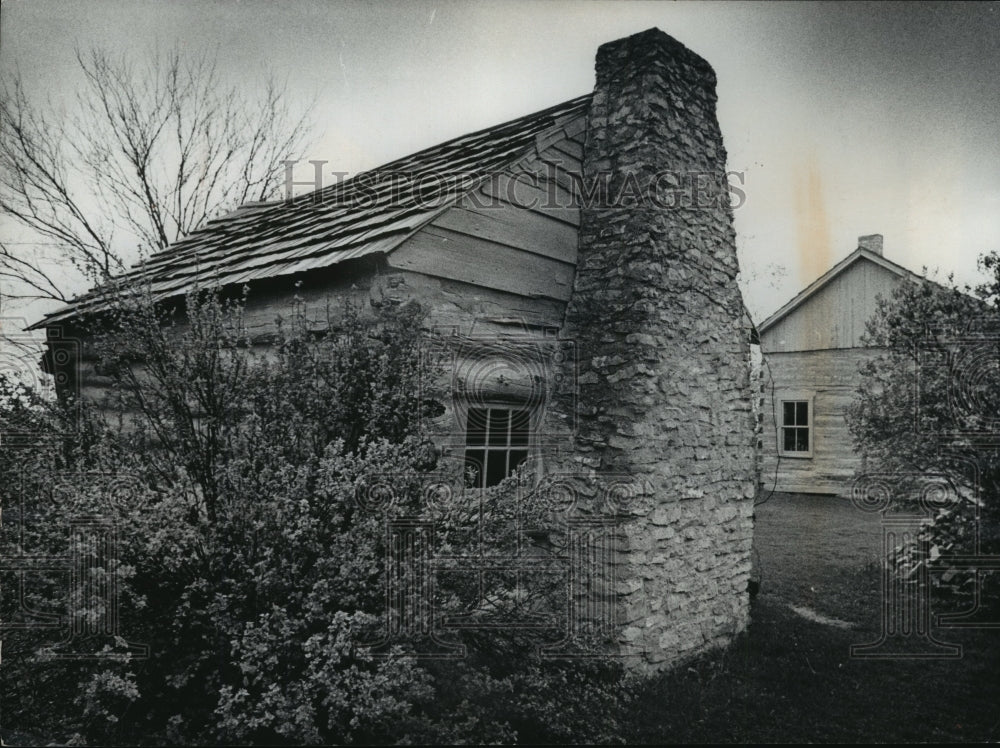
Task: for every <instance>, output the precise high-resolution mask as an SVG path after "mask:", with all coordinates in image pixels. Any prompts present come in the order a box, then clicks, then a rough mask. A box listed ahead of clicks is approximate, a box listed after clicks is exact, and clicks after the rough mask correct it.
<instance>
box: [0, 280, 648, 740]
mask: <svg viewBox="0 0 1000 748" xmlns="http://www.w3.org/2000/svg"><path fill="white" fill-rule="evenodd" d="M420 322H421V316H420V311H419V309H417V308H415V307H404V308H394V307H389V308H385V309H383V310H381V311H379V312H378V313H377V315H376V318H375V319H374V320H371V319H365V318H363V317H362V315H360V314H359V313H358V312H357V311H356V310H352V309H351V308H346V309H345V310H344V312H343V314H341V315H339V316H338V317H337V318H336V319H333V318H330V319H329V320H328V323H329V325H328V330H327V331H324V332H322V333H316V332H314V331H312V330H311V329H310V328H309V326H308V325H307V324H306V320H305V317H304V316H302V315H295V316H294V317H293V318H292V319H290V320H286V321H285V322H283V323H282V324H280V325H279V326H278V332H277V335H276V336H275V337H274V338H273V339H270V340H267V341H261V340H259V339H254V338H253V337H252V336H251V335H250V334H249V333H248V330H247V327H246V325H245V323H244V316H243V302H242V301H241V300H238V299H237V300H225V299H221V298H219V297H217V296H215V295H213V294H192V295H190V296H189V297H188V298H187V300H186V305H185V309H184V314H183V316H181V315H179V314H173V315H172V314H169V313H165V312H163V311H157V310H156V309H155V308H154V307H153V306H152V305H148V304H139V305H131V306H130V307H128V308H126V307H125V306H124V305H123V306H122V307H121V308H119V309H118V310H117V312H116V313H115V314H114V316H113V318H112V319H111V320H105V325H107V326H108V330H107V332H108V334H107V335H104V336H103V337H102V338H100V339H99V341H98V349H99V351H100V354H101V364H100V371H101V372H102V373H103V374H104V375H105V376H107V377H108V378H109V381H110V382H111V386H110V387H109V391H108V402H107V403H106V406H105V408H104V409H103V410H102V411H100V412H95V411H85V413H84V418H83V420H84V426H83V428H82V431H81V433H82V434H84V437H83V438H81V439H79V440H74V441H71V442H68V441H67V440H61V441H48V442H44V443H41V444H40V446H38V447H37V448H36V449H34V450H28V451H25V450H22V451H21V452H20V453H19V454H18V456H17V458H16V459H15V458H14V456H13V455H12V454H8V453H6V452H4V451H3V450H0V470H2V473H3V474H2V475H0V479H2V483H3V485H4V486H5V488H3V489H0V490H3V491H4V495H3V499H4V502H5V504H4V505H5V506H8V503H7V502H8V501H9V502H20V501H21V500H23V505H24V506H25V507H26V509H25V511H24V512H23V516H22V517H21V518H22V519H24V520H25V522H24V523H22V524H23V525H24V527H25V528H27V529H26V531H25V533H26V534H25V535H24V542H25V544H26V545H31V547H33V548H35V549H37V550H38V551H42V552H47V553H52V554H55V553H58V552H60V551H59V549H60V548H62V549H63V550H62V552H65V543H66V531H65V528H66V527H67V525H68V523H69V522H70V521H71V520H72V518H73V517H79V516H89V515H95V514H101V515H103V516H111V517H113V519H114V524H115V526H116V528H117V537H118V543H119V545H118V555H117V560H116V563H113V564H106V565H105V566H103V567H101V568H97V565H96V564H95V565H94V566H93V567H92V568H90V570H89V573H91V574H93V575H98V576H99V575H111V576H113V578H114V584H115V585H116V587H117V590H118V599H119V616H120V621H121V625H120V636H118V637H117V638H116V639H115V638H111V639H109V640H107V641H103V640H102V642H101V643H100V646H101V648H102V649H101V654H102V655H103V657H102V658H100V659H93V660H88V661H76V660H58V659H57V660H52V659H49V660H45V659H42V658H40V657H39V656H38V653H39V652H41V651H42V650H44V649H45V647H47V646H49V644H50V643H51V638H52V635H51V633H50V632H46V631H44V630H34V629H27V630H25V631H23V632H19V633H18V635H17V637H15V639H14V640H12V642H11V644H12V645H13V647H12V646H11V644H8V643H7V641H5V647H4V664H3V668H0V678H3V679H4V685H3V687H4V693H5V694H15V695H14V696H13V697H12V698H10V699H7V698H6V697H5V702H6V703H5V720H6V721H7V722H8V724H11V723H16V724H17V725H18V726H19V727H21V728H22V729H25V730H29V731H34V732H36V733H40V734H46V735H51V736H52V737H55V738H59V739H71V740H73V741H75V742H99V743H157V744H161V743H184V744H188V743H195V744H197V743H210V744H217V743H219V742H223V743H250V744H255V743H266V744H273V743H288V744H308V743H409V742H515V741H517V740H531V741H566V742H574V741H576V742H579V741H584V740H588V741H608V742H613V741H614V740H616V739H617V737H618V735H619V734H620V730H619V727H620V726H619V725H618V724H617V723H616V719H617V717H616V715H618V714H619V713H620V712H621V706H622V704H623V703H624V701H625V700H627V698H628V693H629V691H628V685H627V683H626V682H625V680H624V679H623V676H622V672H621V670H620V668H618V667H617V666H614V665H611V664H608V663H601V662H593V663H591V662H586V661H580V662H572V661H569V662H547V661H542V660H539V659H538V657H537V656H536V654H535V650H536V646H537V644H538V643H539V641H540V640H539V638H538V635H537V634H535V633H533V632H531V631H530V630H529V631H524V630H514V629H511V630H494V631H490V632H488V633H485V634H484V633H483V632H481V631H480V632H473V631H470V632H461V633H459V634H456V641H455V644H456V646H457V645H459V644H461V645H463V646H464V647H465V649H466V652H467V657H466V658H465V659H461V660H426V659H421V658H419V657H416V656H414V654H415V651H416V649H415V648H414V647H415V646H416V645H417V644H418V643H413V646H411V643H409V642H407V641H406V640H402V641H400V642H397V643H394V644H393V645H392V647H390V648H389V650H388V651H384V652H379V653H377V654H379V655H380V656H375V654H374V653H373V652H372V651H370V650H369V649H368V648H367V647H365V646H363V645H364V644H365V643H366V642H374V641H377V640H378V639H379V636H380V635H381V634H382V633H384V629H385V626H386V625H387V622H386V617H385V616H386V611H385V606H386V592H385V580H386V576H387V574H388V573H390V572H391V571H393V570H391V569H387V568H386V566H387V559H388V558H389V554H388V549H387V547H386V542H387V540H386V525H385V517H384V515H383V514H380V513H379V512H378V511H372V510H371V508H370V507H366V506H365V505H364V503H363V502H360V501H359V500H358V496H359V492H363V491H364V489H365V487H366V486H368V485H370V484H371V483H372V482H373V481H377V480H385V476H391V477H392V478H391V479H392V482H393V491H394V496H395V505H394V509H395V510H396V511H398V512H400V513H402V514H406V515H408V516H413V517H425V518H426V517H429V516H430V515H429V514H428V512H429V511H430V510H429V509H428V507H427V506H425V504H424V502H423V500H422V496H421V490H420V489H421V486H420V482H419V479H417V478H414V476H419V475H421V474H423V473H426V472H427V471H429V470H432V469H434V468H435V464H436V453H435V450H434V448H433V446H432V445H431V444H429V443H426V442H424V441H422V440H421V439H420V438H418V437H417V436H416V433H417V428H416V424H417V418H418V416H419V412H418V409H419V407H420V404H419V403H418V402H417V401H416V399H415V393H418V392H419V391H420V387H418V386H417V377H418V376H419V375H420V372H419V370H418V367H417V366H416V362H417V346H418V345H419V334H420ZM56 411H57V409H56V408H54V407H53V408H52V414H51V418H52V419H53V423H55V421H56V420H57V419H58V414H57V412H56ZM54 430H56V429H54ZM60 475H61V476H63V477H62V478H58V476H60ZM514 482H515V481H514V480H509V481H507V482H505V484H502V485H501V486H500V487H498V488H496V489H492V490H491V492H490V493H489V495H488V496H487V498H486V506H487V514H489V515H490V517H491V518H492V519H494V520H497V523H496V524H495V527H500V528H502V527H504V526H505V525H504V523H503V520H504V513H505V512H508V513H509V507H510V506H511V504H510V502H509V498H510V491H511V490H512V489H511V486H512V485H513V484H514ZM112 485H113V486H114V488H113V490H112V489H111V488H109V486H112ZM462 501H463V499H462V498H461V497H457V498H456V499H455V500H454V501H452V502H451V503H448V504H445V505H443V506H436V507H434V509H433V512H434V516H433V519H434V521H435V522H437V523H438V524H439V526H440V527H441V528H442V530H441V532H440V534H439V539H438V542H439V544H440V547H444V548H448V549H449V550H450V551H453V552H462V551H463V550H470V548H471V546H470V545H469V544H471V543H472V542H473V536H475V533H470V532H468V527H467V524H468V521H469V519H470V516H471V514H472V513H473V509H472V508H471V507H470V506H468V505H463V503H462ZM536 504H537V505H535V504H532V505H529V506H527V507H521V510H522V511H525V512H526V513H527V515H528V516H530V517H533V518H534V519H535V520H537V522H542V521H543V520H544V517H545V516H548V512H549V510H550V507H546V506H543V505H541V503H540V502H536ZM490 507H492V509H490ZM476 511H478V508H477V509H476ZM485 537H486V538H487V542H488V543H489V544H491V548H492V549H493V550H494V551H503V550H505V549H506V548H507V546H509V545H510V543H511V542H512V540H511V537H512V536H511V534H510V533H509V532H505V531H504V530H502V529H501V530H494V531H491V532H489V533H486V534H485ZM3 540H4V542H5V543H6V542H7V541H10V540H12V539H11V538H9V537H6V536H5V537H4V538H3ZM4 547H8V546H6V545H5V546H4ZM442 576H443V577H447V575H442ZM95 578H96V577H95ZM102 578H103V577H102ZM103 579H104V581H105V582H107V581H108V580H107V579H106V578H103ZM31 581H32V582H33V583H34V587H33V591H32V592H31V594H30V595H29V597H28V598H27V602H28V603H29V604H30V605H29V607H31V608H32V609H33V610H35V611H42V612H52V613H53V614H56V613H58V611H59V595H58V592H57V588H58V586H59V581H60V579H59V573H58V572H50V573H47V574H43V573H39V574H37V575H33V576H32V578H31ZM470 586H474V585H471V584H470V582H469V581H468V579H465V580H456V581H453V582H448V581H445V582H443V583H442V584H441V585H440V588H439V590H438V595H439V597H438V599H436V601H435V602H436V604H439V605H440V606H441V608H440V609H441V610H442V611H443V612H444V613H445V614H448V613H455V614H457V613H461V612H465V611H466V610H467V607H468V604H469V602H470V600H473V601H474V598H475V595H471V597H470V589H469V588H470ZM559 589H561V588H558V589H557V588H555V587H553V585H551V584H549V585H548V586H546V585H544V584H539V585H537V586H535V587H530V586H529V587H527V588H525V587H524V586H523V585H521V586H518V585H517V584H514V583H512V582H511V580H509V579H507V578H505V577H503V576H502V575H501V576H500V577H498V578H497V579H492V580H490V581H489V582H488V583H487V584H486V586H485V587H484V588H483V591H484V592H485V596H487V597H488V599H489V600H490V603H491V605H492V609H491V614H494V615H500V616H503V615H505V614H507V615H513V614H516V613H518V612H520V611H521V610H522V609H524V608H525V607H526V606H527V607H529V608H531V609H532V610H541V609H544V607H545V605H546V604H547V603H546V601H547V600H551V596H552V595H553V594H558V591H559ZM478 592H479V590H478V588H477V593H478ZM107 612H108V611H107V610H106V609H102V607H101V603H100V602H99V601H95V600H91V599H89V598H87V599H81V600H79V601H76V602H75V603H74V604H73V607H72V609H71V611H70V613H71V616H75V617H77V618H80V617H86V616H90V617H91V619H92V620H98V619H99V618H100V616H102V615H106V614H107ZM63 613H64V614H65V611H64V612H63ZM46 637H48V638H46ZM93 645H94V642H93V641H91V640H89V639H85V640H82V641H78V642H75V643H74V646H80V647H92V646H93ZM140 645H143V646H146V647H148V657H144V656H140V655H141V654H142V649H141V646H140ZM130 653H131V654H130Z"/></svg>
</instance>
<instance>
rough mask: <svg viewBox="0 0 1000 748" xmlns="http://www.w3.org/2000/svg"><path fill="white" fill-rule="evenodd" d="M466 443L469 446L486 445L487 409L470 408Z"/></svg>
mask: <svg viewBox="0 0 1000 748" xmlns="http://www.w3.org/2000/svg"><path fill="white" fill-rule="evenodd" d="M466 428H467V430H466V434H465V443H466V444H467V445H469V446H479V445H480V444H485V443H486V408H469V421H468V423H467V424H466Z"/></svg>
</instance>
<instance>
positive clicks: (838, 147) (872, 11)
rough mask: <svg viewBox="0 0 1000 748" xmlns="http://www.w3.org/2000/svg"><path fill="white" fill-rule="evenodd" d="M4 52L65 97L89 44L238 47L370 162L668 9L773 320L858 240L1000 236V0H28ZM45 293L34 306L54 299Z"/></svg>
mask: <svg viewBox="0 0 1000 748" xmlns="http://www.w3.org/2000/svg"><path fill="white" fill-rule="evenodd" d="M0 7H2V10H0V68H10V67H12V66H17V67H19V68H20V70H21V72H22V74H23V75H24V77H25V80H26V82H27V83H28V84H29V86H31V87H32V88H34V90H36V91H39V92H42V91H44V92H48V93H49V94H50V95H52V96H54V97H56V98H57V99H59V98H61V97H64V96H66V97H67V99H66V100H67V101H68V100H69V98H68V95H69V94H71V93H72V92H73V90H74V87H75V86H76V85H77V83H78V82H79V78H78V73H77V70H76V68H75V65H76V63H75V61H74V56H73V55H74V52H73V50H74V47H76V46H80V47H84V48H85V47H88V46H90V45H92V44H98V45H104V46H108V47H112V48H125V49H127V50H129V51H133V52H135V53H136V54H140V55H141V54H143V53H144V52H146V51H148V50H150V49H152V48H153V47H154V46H159V47H160V48H161V49H163V48H169V47H171V46H173V45H174V44H175V43H176V44H179V46H180V47H181V49H185V50H191V51H195V52H201V51H203V50H209V51H213V52H214V51H217V52H218V55H219V61H220V66H221V67H222V69H223V71H224V73H225V74H226V75H227V76H231V77H232V79H233V80H235V81H237V82H239V83H241V84H242V85H245V86H248V87H253V86H255V85H257V84H258V83H259V81H261V80H262V79H263V77H264V73H265V72H266V71H267V70H268V69H271V70H273V71H275V72H276V73H277V75H278V76H279V77H287V79H288V82H289V89H290V92H291V95H292V96H293V97H294V98H296V99H300V100H302V101H313V100H315V105H316V110H315V111H316V117H317V121H318V123H319V134H320V139H319V142H318V144H317V145H316V147H315V148H314V149H313V151H312V152H311V154H310V157H311V158H317V159H324V160H327V161H329V169H330V170H331V171H332V170H337V171H347V172H352V173H353V172H356V171H358V170H361V169H365V168H371V167H374V166H378V165H379V164H381V163H384V162H386V161H388V160H390V159H393V158H395V157H398V156H402V155H405V154H407V153H409V152H412V151H415V150H418V149H420V148H422V147H426V146H429V145H433V144H435V143H437V142H440V141H442V140H444V139H447V138H450V137H453V136H457V135H461V134H463V133H466V132H470V131H473V130H476V129H480V128H483V127H488V126H490V125H492V124H496V123H499V122H503V121H505V120H509V119H512V118H514V117H517V116H519V115H522V114H525V113H528V112H531V111H535V110H538V109H542V108H545V107H548V106H551V105H553V104H557V103H559V102H561V101H564V100H566V99H569V98H572V97H574V96H577V95H579V94H583V93H587V92H589V91H590V90H591V89H592V88H593V82H594V76H593V63H594V54H595V52H596V50H597V47H598V45H600V44H601V43H602V42H605V41H609V40H612V39H617V38H620V37H623V36H627V35H629V34H632V33H635V32H638V31H642V30H644V29H647V28H649V27H651V26H657V27H659V28H660V29H662V30H664V31H666V32H667V33H669V34H671V35H673V36H674V37H676V38H677V39H678V40H680V41H681V42H683V43H684V44H685V45H687V46H688V47H690V48H691V49H693V50H694V51H695V52H697V53H698V54H700V55H701V56H702V57H704V58H705V59H707V60H708V61H709V62H710V63H711V64H712V65H713V67H714V68H715V70H716V73H717V74H718V80H719V85H718V94H719V119H720V122H721V125H722V132H723V136H724V138H725V142H726V147H727V149H728V152H729V168H730V169H733V170H738V171H742V172H745V185H744V190H745V192H746V195H747V198H746V202H745V204H744V205H743V206H741V207H740V208H739V209H738V210H737V211H736V230H737V233H738V246H739V250H740V262H741V266H742V268H743V275H744V278H743V288H744V294H745V297H746V300H747V303H748V305H749V307H750V309H751V310H752V311H753V313H754V316H755V317H756V319H757V321H761V320H762V319H763V318H764V317H765V316H767V315H768V314H769V313H771V312H772V311H774V310H775V309H776V308H778V307H779V306H780V305H781V304H783V303H784V302H785V301H787V300H788V299H789V298H791V296H793V295H794V294H795V293H797V292H798V291H799V290H801V289H802V288H803V287H804V286H805V285H806V284H807V283H808V282H810V281H811V280H813V279H814V278H816V277H817V276H818V275H820V274H821V273H822V272H824V271H826V270H827V269H828V268H829V267H830V266H832V265H833V264H834V263H835V262H837V261H838V260H840V259H842V258H843V257H844V256H846V255H847V254H849V253H850V252H851V251H853V250H854V248H855V247H856V243H857V237H858V236H859V235H861V234H869V233H882V234H884V235H885V256H886V257H887V258H889V259H891V260H893V261H895V262H898V263H900V264H903V265H905V266H907V267H909V268H911V269H913V270H915V271H918V272H919V271H920V270H921V268H922V267H923V266H930V267H939V268H940V269H941V270H942V271H944V272H946V273H947V272H952V271H953V272H954V273H955V275H956V277H957V278H958V279H959V280H962V281H971V280H974V279H975V277H976V275H975V260H976V257H977V255H978V254H980V253H982V252H985V251H988V250H990V249H998V250H1000V75H998V73H1000V4H996V3H992V4H959V3H944V4H940V5H935V4H919V5H917V4H914V5H910V4H877V5H869V4H862V3H805V4H798V3H773V4H758V3H683V2H681V3H667V2H636V3H628V2H624V3H622V2H608V3H601V2H576V1H574V2H490V3H473V2H430V1H428V2H419V1H409V0H408V1H407V2H399V3H391V2H390V3H377V4H376V3H368V2H364V3H360V2H359V3H349V2H347V3H332V2H331V3H327V2H314V1H312V0H291V1H288V2H281V3H273V4H265V3H261V2H248V1H246V0H244V1H242V2H236V1H235V0H229V1H227V0H220V1H219V2H208V1H207V0H190V1H175V2H170V3H165V2H164V3H160V2H157V3H154V2H124V1H122V0H117V1H111V0H107V1H102V0H89V1H83V2H74V3H64V2H52V1H50V0H44V1H39V0H33V1H31V2H28V1H27V0H6V1H5V2H3V3H2V6H0ZM39 313H40V312H36V311H35V310H31V312H30V314H29V316H30V317H33V318H37V316H39Z"/></svg>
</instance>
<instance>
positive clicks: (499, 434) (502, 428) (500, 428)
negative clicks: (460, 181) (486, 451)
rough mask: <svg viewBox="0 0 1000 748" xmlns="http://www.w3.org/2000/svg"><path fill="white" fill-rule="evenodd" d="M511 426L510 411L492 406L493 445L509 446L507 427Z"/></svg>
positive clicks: (491, 436) (491, 427)
mask: <svg viewBox="0 0 1000 748" xmlns="http://www.w3.org/2000/svg"><path fill="white" fill-rule="evenodd" d="M509 426H510V411H509V410H501V409H499V408H490V441H489V444H490V446H491V447H506V446H507V429H508V427H509Z"/></svg>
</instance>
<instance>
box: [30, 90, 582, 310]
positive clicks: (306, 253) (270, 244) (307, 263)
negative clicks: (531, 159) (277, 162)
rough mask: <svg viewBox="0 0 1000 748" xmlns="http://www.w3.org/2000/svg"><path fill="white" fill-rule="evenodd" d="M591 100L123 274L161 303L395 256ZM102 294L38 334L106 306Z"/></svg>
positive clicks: (412, 160) (245, 216) (221, 225)
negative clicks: (189, 294) (361, 259)
mask: <svg viewBox="0 0 1000 748" xmlns="http://www.w3.org/2000/svg"><path fill="white" fill-rule="evenodd" d="M589 105H590V95H589V94H588V95H585V96H581V97H578V98H575V99H572V100H570V101H567V102H565V103H563V104H559V105H557V106H554V107H551V108H549V109H545V110H543V111H541V112H536V113H534V114H529V115H527V116H524V117H520V118H518V119H516V120H512V121H510V122H506V123H504V124H501V125H497V126H495V127H491V128H488V129H485V130H480V131H479V132H475V133H472V134H469V135H464V136H462V137H459V138H455V139H453V140H449V141H447V142H445V143H442V144H440V145H437V146H434V147H432V148H427V149H425V150H422V151H420V152H418V153H415V154H413V155H411V156H407V157H405V158H401V159H398V160H396V161H393V162H391V163H389V164H386V165H384V166H382V167H379V168H377V169H373V170H371V171H367V172H362V173H360V174H357V175H356V176H354V177H352V178H350V179H346V180H344V181H342V182H340V183H336V184H332V185H330V186H327V187H324V188H322V189H319V190H316V191H314V192H311V193H308V194H305V195H300V196H297V197H294V198H291V199H288V200H283V201H278V202H271V203H258V204H250V205H245V206H242V207H241V208H238V209H237V210H235V211H233V212H232V213H230V214H228V215H226V216H223V217H221V218H218V219H214V220H211V221H209V222H208V223H207V224H206V225H205V226H204V227H202V228H200V229H198V230H197V231H194V232H192V233H191V234H190V235H188V236H186V237H184V238H183V239H181V240H180V241H177V242H175V243H174V244H172V245H170V246H169V247H167V248H166V249H164V250H162V251H160V252H157V253H155V254H153V255H150V256H149V257H148V258H147V259H145V260H144V261H142V262H140V263H138V264H136V265H135V266H134V267H133V268H131V269H130V270H129V271H127V272H126V273H124V274H123V275H121V276H119V277H117V278H116V279H115V281H114V283H115V286H116V287H119V288H121V287H125V288H128V287H129V286H133V287H139V286H148V288H149V289H150V292H151V294H152V296H153V298H154V299H155V300H158V301H159V300H163V299H167V298H171V297H174V296H179V295H182V294H184V293H186V292H187V291H188V290H190V289H192V288H195V287H209V286H226V285H232V284H244V283H249V282H251V281H256V280H261V279H264V278H274V277H277V276H287V275H292V274H296V273H302V272H305V271H309V270H314V269H316V268H325V267H330V266H332V265H336V264H338V263H342V262H344V261H346V260H351V259H355V258H358V257H362V256H365V255H371V254H375V253H387V252H391V251H392V250H393V249H395V248H396V247H397V246H399V245H400V244H402V243H403V242H404V241H405V240H406V239H407V238H409V237H410V236H412V235H413V233H415V232H416V231H418V230H419V229H420V228H421V227H423V226H424V225H425V224H427V223H428V222H429V221H431V220H433V219H434V218H435V217H436V216H438V215H439V214H440V213H441V212H443V211H444V210H447V209H448V208H449V207H451V206H452V205H454V204H455V203H456V202H457V201H458V200H459V199H461V197H462V196H463V195H464V194H466V193H468V192H470V191H471V190H474V189H477V188H478V187H479V185H480V184H481V183H482V182H483V181H484V180H486V179H489V178H490V175H492V174H495V173H497V172H499V171H502V170H503V169H504V168H505V167H507V166H509V165H511V164H513V163H515V162H517V161H518V160H519V159H520V158H522V157H523V156H525V154H527V153H528V152H530V150H531V149H532V148H533V147H534V146H535V144H536V142H537V140H538V139H539V138H544V137H545V135H546V133H548V132H550V131H553V130H558V129H559V128H560V127H562V125H563V124H565V123H566V122H567V121H568V120H571V119H574V118H577V117H580V116H581V115H585V114H586V112H587V110H588V108H589ZM105 298H106V292H105V291H103V290H102V289H100V288H96V289H93V290H91V291H88V292H87V293H85V294H83V295H81V296H79V297H77V298H76V299H74V300H73V301H72V302H70V303H69V304H68V305H67V306H65V307H63V308H61V309H59V310H57V311H56V312H54V313H52V314H49V315H47V316H46V317H45V318H43V319H42V320H41V321H40V322H38V323H36V324H35V325H33V326H32V328H31V329H38V328H43V327H46V326H48V325H51V324H53V323H58V322H62V321H66V320H69V319H72V318H74V317H77V316H78V315H80V314H82V313H85V312H95V311H100V310H101V309H102V308H104V307H105V302H104V299H105Z"/></svg>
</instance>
